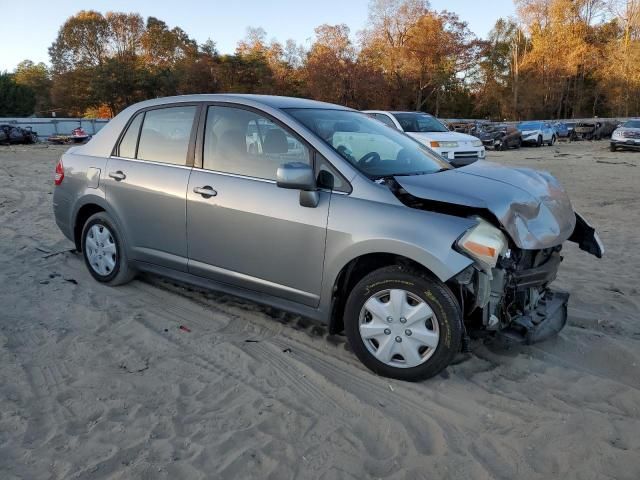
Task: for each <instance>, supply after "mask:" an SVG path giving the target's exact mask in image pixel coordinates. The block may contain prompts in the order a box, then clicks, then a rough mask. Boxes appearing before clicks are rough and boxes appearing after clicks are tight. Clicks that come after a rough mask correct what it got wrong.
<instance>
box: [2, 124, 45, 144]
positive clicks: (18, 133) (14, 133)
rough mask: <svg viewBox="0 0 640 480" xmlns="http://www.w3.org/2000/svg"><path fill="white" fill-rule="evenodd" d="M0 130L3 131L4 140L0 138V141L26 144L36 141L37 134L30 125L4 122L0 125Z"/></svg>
mask: <svg viewBox="0 0 640 480" xmlns="http://www.w3.org/2000/svg"><path fill="white" fill-rule="evenodd" d="M0 130H2V131H3V133H4V135H3V137H4V140H1V139H0V141H2V142H4V143H11V144H21V143H22V144H27V143H35V142H37V141H38V134H37V133H36V132H34V131H33V130H32V129H31V127H26V128H22V127H18V126H15V125H7V124H5V125H0ZM0 138H1V137H0Z"/></svg>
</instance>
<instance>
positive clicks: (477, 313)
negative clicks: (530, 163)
mask: <svg viewBox="0 0 640 480" xmlns="http://www.w3.org/2000/svg"><path fill="white" fill-rule="evenodd" d="M478 163H486V162H477V163H476V164H473V165H471V166H469V167H465V168H463V169H457V170H451V171H448V172H444V173H445V174H448V175H445V176H441V175H442V174H438V175H421V176H420V178H418V177H417V176H416V177H387V178H385V179H383V180H382V181H381V182H380V183H382V184H384V185H386V186H387V187H388V188H389V189H390V190H391V191H392V192H393V194H394V195H395V196H396V198H398V200H400V201H401V202H402V203H403V204H404V205H406V206H407V207H410V208H416V209H421V210H428V211H433V212H439V213H444V214H447V215H456V216H460V217H475V218H477V219H479V221H480V222H483V223H486V222H488V223H490V224H491V225H493V226H494V227H496V228H498V229H499V230H500V231H502V232H503V234H504V238H505V239H508V240H507V241H508V246H507V247H505V249H504V251H503V252H502V253H501V255H500V257H499V258H498V259H497V260H496V262H495V264H491V265H486V264H483V263H482V262H476V263H474V264H473V265H470V266H469V267H467V268H466V269H465V270H463V271H462V272H460V273H459V274H458V275H456V276H455V277H454V278H453V279H451V281H450V282H449V283H450V287H451V288H452V290H453V291H454V293H456V295H457V296H458V299H459V302H460V306H461V310H462V313H463V318H464V322H465V324H466V325H467V326H468V328H472V329H476V328H477V329H480V330H483V331H490V332H491V331H493V332H500V334H502V335H504V336H507V337H508V338H510V339H512V340H515V341H518V342H522V343H533V342H537V341H541V340H544V339H546V338H548V337H550V336H552V335H555V334H556V333H558V332H559V331H560V330H561V329H562V328H563V327H564V325H565V324H566V321H567V303H568V299H569V294H568V293H566V292H561V291H556V290H552V289H551V288H550V284H551V283H552V282H553V280H555V278H556V276H557V272H558V268H559V267H560V263H561V262H562V256H561V255H560V252H561V250H562V244H563V243H564V241H566V240H570V241H573V242H576V243H577V244H578V245H579V247H580V248H581V249H582V250H585V251H587V252H589V253H591V254H593V255H595V256H596V257H598V258H600V257H602V255H603V252H604V249H603V247H602V244H601V242H600V240H599V239H598V236H597V234H596V233H595V230H594V229H593V227H591V226H590V225H589V224H588V223H587V222H586V221H585V220H584V219H583V218H582V217H581V216H580V215H579V214H577V213H575V212H574V211H573V208H572V207H571V204H570V203H569V200H568V197H567V196H566V194H565V193H564V191H563V190H562V188H561V187H560V185H559V184H558V183H557V181H556V180H555V179H554V178H553V177H551V176H550V175H548V174H544V173H538V172H534V171H532V170H531V171H528V170H527V171H525V170H523V171H520V172H519V171H515V173H514V174H513V175H512V176H511V178H507V177H506V176H505V172H504V170H502V169H501V167H499V166H496V167H497V168H496V167H493V166H492V165H491V164H489V165H488V166H487V165H478ZM510 170H511V169H510ZM512 171H513V170H512ZM458 172H459V173H458ZM495 172H498V174H497V175H495V176H494V175H491V173H495ZM437 177H439V178H437ZM492 177H493V178H492ZM495 177H498V180H496V179H495ZM436 182H437V183H436ZM520 183H524V186H525V187H528V188H527V189H525V188H523V187H521V186H520ZM452 193H460V196H459V199H460V203H458V202H457V201H456V200H457V199H458V198H456V197H458V195H455V194H453V195H452ZM493 230H495V228H494V229H493ZM454 248H455V246H454Z"/></svg>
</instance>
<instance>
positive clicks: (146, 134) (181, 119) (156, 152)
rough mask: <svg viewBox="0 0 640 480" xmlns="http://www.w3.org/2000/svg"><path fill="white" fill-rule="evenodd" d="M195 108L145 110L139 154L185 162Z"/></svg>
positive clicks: (162, 160) (173, 162) (166, 160)
mask: <svg viewBox="0 0 640 480" xmlns="http://www.w3.org/2000/svg"><path fill="white" fill-rule="evenodd" d="M196 109H197V107H195V106H185V107H168V108H160V109H156V110H148V111H147V112H145V114H144V122H143V124H142V131H141V132H140V142H139V143H138V154H137V158H138V159H140V160H153V161H154V162H162V163H172V164H174V165H185V164H186V163H187V152H188V150H189V140H190V139H191V129H192V127H193V120H194V118H195V115H196ZM127 133H128V132H127Z"/></svg>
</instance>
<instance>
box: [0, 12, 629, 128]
mask: <svg viewBox="0 0 640 480" xmlns="http://www.w3.org/2000/svg"><path fill="white" fill-rule="evenodd" d="M514 2H515V6H516V12H517V15H516V17H515V18H509V19H499V20H498V21H497V22H496V24H495V26H494V28H493V29H492V31H491V32H490V33H489V35H488V36H487V38H485V39H478V38H477V37H476V36H475V35H474V34H473V33H472V32H471V31H470V30H469V28H468V26H467V24H466V23H465V22H463V21H462V20H461V19H460V18H459V17H458V16H457V15H456V14H455V13H452V12H447V11H436V10H435V9H433V8H432V7H431V4H430V3H429V1H427V0H370V4H369V18H368V23H367V26H366V27H365V28H364V29H363V30H362V31H359V32H352V31H351V30H350V28H349V27H348V26H347V25H344V24H338V25H326V24H325V25H320V26H318V27H317V28H316V29H315V32H314V33H315V35H314V36H313V38H312V40H311V43H310V44H309V46H308V47H306V48H305V47H302V46H301V45H298V44H297V43H296V42H295V41H293V40H287V41H286V42H285V43H280V42H278V41H277V40H275V39H269V38H268V36H267V32H265V30H263V29H262V28H260V27H249V28H248V29H247V31H246V35H245V36H244V37H243V38H242V40H240V41H239V42H238V45H237V48H236V50H235V51H234V52H232V53H229V54H221V53H220V52H218V51H217V48H216V44H215V42H213V41H212V40H207V41H206V42H205V43H203V44H198V43H197V42H196V41H195V40H194V39H193V38H191V37H190V36H189V34H188V33H187V32H186V31H185V30H183V29H182V28H180V27H178V26H171V25H169V24H167V23H166V22H164V21H163V20H161V19H158V18H155V17H148V18H147V19H146V20H145V19H143V18H142V17H141V16H140V15H139V14H137V13H123V12H107V13H104V14H103V13H100V12H97V11H92V10H87V11H85V10H83V11H80V12H78V13H77V14H75V15H73V16H72V17H70V18H68V19H67V21H65V23H64V24H63V25H62V26H61V27H60V30H59V32H58V35H57V37H56V38H55V40H54V42H53V43H52V45H51V47H50V49H49V54H50V59H51V65H50V67H48V66H46V65H44V64H37V65H36V64H34V63H33V62H30V61H28V60H27V61H25V62H22V63H21V64H20V65H19V66H18V68H17V69H16V71H15V72H14V73H13V74H11V76H10V81H8V80H7V79H6V78H5V80H3V81H4V83H5V85H6V86H5V90H6V91H9V88H14V87H13V85H17V86H18V89H17V90H16V89H13V90H11V91H12V92H13V91H15V92H16V93H15V95H18V92H22V93H21V95H24V92H27V91H28V92H31V93H30V95H32V96H34V97H35V102H33V106H32V107H29V110H31V113H33V112H36V113H40V114H47V113H48V112H50V111H56V112H57V113H58V115H65V114H66V115H83V114H85V113H87V114H88V115H104V114H106V113H108V114H109V115H114V114H117V113H118V112H119V111H120V110H122V109H123V108H125V107H126V106H127V105H130V104H132V103H135V102H137V101H140V100H144V99H147V98H154V97H160V96H167V95H179V94H188V93H216V92H241V93H260V94H275V95H292V96H304V97H310V98H315V99H318V100H324V101H329V102H334V103H339V104H343V105H348V106H350V107H354V108H359V109H365V108H378V109H397V110H422V111H429V112H432V113H434V114H436V115H439V116H444V117H480V118H492V119H513V120H517V119H524V118H548V119H551V118H572V117H583V116H595V115H597V116H607V115H617V116H629V115H638V114H639V113H640V0H514ZM7 78H9V77H7ZM21 88H22V90H20V89H21ZM29 105H31V104H30V103H29Z"/></svg>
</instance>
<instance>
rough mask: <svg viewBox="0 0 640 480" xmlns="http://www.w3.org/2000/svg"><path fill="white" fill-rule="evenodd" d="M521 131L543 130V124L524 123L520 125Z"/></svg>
mask: <svg viewBox="0 0 640 480" xmlns="http://www.w3.org/2000/svg"><path fill="white" fill-rule="evenodd" d="M518 128H519V129H520V130H539V129H540V128H542V124H541V123H540V122H522V123H520V124H519V125H518Z"/></svg>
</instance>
